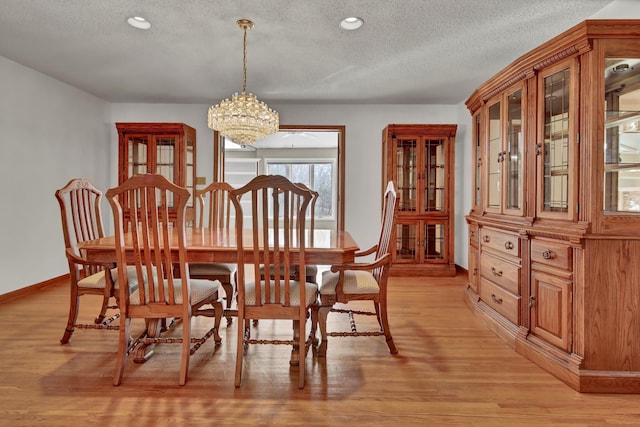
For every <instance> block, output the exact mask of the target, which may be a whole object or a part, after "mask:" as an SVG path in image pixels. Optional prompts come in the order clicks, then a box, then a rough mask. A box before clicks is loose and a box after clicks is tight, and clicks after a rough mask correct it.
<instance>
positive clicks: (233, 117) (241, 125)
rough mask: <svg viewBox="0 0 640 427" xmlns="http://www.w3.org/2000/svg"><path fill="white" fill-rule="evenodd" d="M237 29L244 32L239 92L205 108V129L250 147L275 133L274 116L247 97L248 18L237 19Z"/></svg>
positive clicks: (274, 114) (262, 104)
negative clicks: (206, 127) (207, 112)
mask: <svg viewBox="0 0 640 427" xmlns="http://www.w3.org/2000/svg"><path fill="white" fill-rule="evenodd" d="M236 23H237V24H238V27H240V28H241V29H242V31H243V32H244V39H243V58H242V64H243V65H242V71H243V80H242V93H241V94H238V93H237V92H236V93H234V94H233V96H232V97H231V100H229V98H227V99H225V100H224V101H221V102H220V103H219V104H218V105H215V106H213V107H210V108H209V127H210V128H211V129H213V130H217V131H218V132H220V133H221V134H222V135H223V136H225V137H227V138H230V139H231V140H232V141H233V142H235V143H236V144H240V145H251V144H253V143H255V142H256V140H258V139H262V138H264V137H265V136H267V135H269V134H272V133H275V132H277V131H278V129H279V126H280V123H279V121H280V119H279V116H278V113H277V112H276V111H274V110H272V109H271V108H269V106H268V105H267V104H265V103H264V102H262V101H259V100H258V98H256V97H255V96H254V95H253V94H252V93H249V94H247V30H248V29H251V28H253V22H252V21H250V20H248V19H238V21H236Z"/></svg>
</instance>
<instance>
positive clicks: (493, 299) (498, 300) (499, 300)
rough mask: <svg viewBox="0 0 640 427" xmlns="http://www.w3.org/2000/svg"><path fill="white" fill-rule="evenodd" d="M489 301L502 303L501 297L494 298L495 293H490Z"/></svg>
mask: <svg viewBox="0 0 640 427" xmlns="http://www.w3.org/2000/svg"><path fill="white" fill-rule="evenodd" d="M491 301H493V302H494V303H496V304H502V298H496V294H491Z"/></svg>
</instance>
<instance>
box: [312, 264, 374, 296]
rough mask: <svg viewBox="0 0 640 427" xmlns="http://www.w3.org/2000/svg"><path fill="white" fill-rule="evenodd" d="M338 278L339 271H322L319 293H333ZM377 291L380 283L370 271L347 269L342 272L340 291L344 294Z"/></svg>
mask: <svg viewBox="0 0 640 427" xmlns="http://www.w3.org/2000/svg"><path fill="white" fill-rule="evenodd" d="M339 280H340V273H338V272H333V271H330V270H327V271H323V272H322V284H321V285H320V289H319V291H320V295H335V293H336V286H338V282H339ZM379 291H380V285H378V281H377V280H376V278H375V277H374V276H373V274H371V272H370V271H353V270H347V271H345V272H344V277H343V282H342V292H344V293H345V294H372V293H377V292H379Z"/></svg>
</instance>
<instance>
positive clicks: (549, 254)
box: [542, 249, 555, 259]
mask: <svg viewBox="0 0 640 427" xmlns="http://www.w3.org/2000/svg"><path fill="white" fill-rule="evenodd" d="M542 258H544V259H553V258H555V256H554V254H553V252H551V251H550V250H549V249H547V250H546V251H544V252H542Z"/></svg>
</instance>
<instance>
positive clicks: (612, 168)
mask: <svg viewBox="0 0 640 427" xmlns="http://www.w3.org/2000/svg"><path fill="white" fill-rule="evenodd" d="M630 169H638V171H640V163H606V164H605V165H604V171H605V172H616V171H621V170H630Z"/></svg>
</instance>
